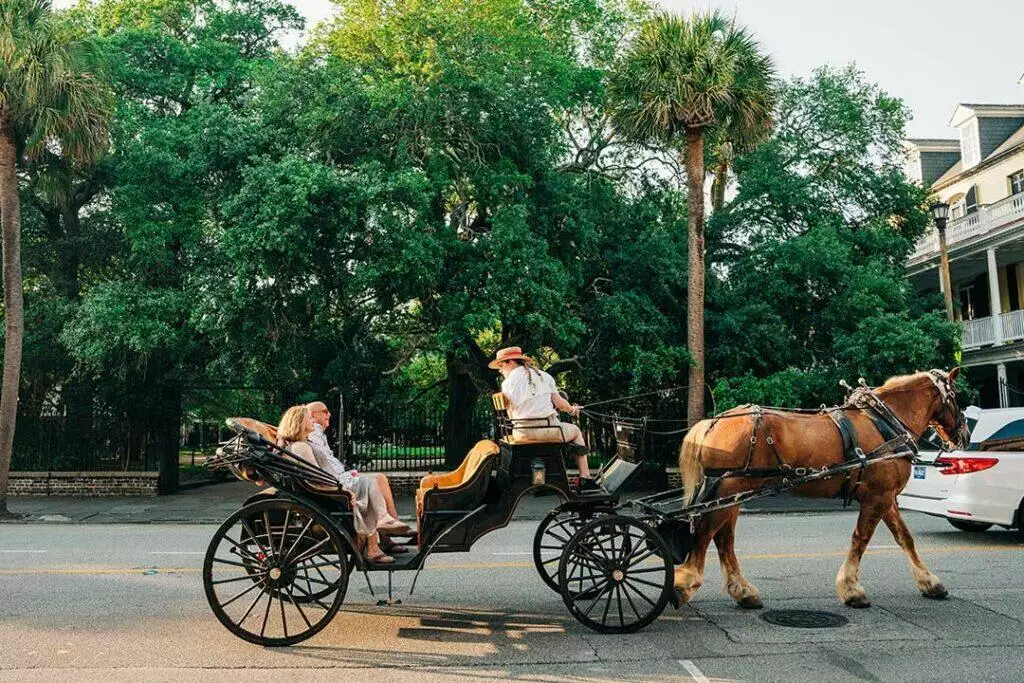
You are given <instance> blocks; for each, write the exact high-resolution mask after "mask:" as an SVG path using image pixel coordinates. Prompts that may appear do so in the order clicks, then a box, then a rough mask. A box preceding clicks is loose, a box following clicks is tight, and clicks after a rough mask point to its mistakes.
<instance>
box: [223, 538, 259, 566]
mask: <svg viewBox="0 0 1024 683" xmlns="http://www.w3.org/2000/svg"><path fill="white" fill-rule="evenodd" d="M239 539H241V537H239ZM224 540H225V541H227V542H228V543H230V544H231V545H233V546H235V547H236V548H238V552H240V553H242V554H243V555H246V556H248V557H249V559H251V560H252V561H253V562H259V561H260V558H258V557H257V556H256V555H253V554H252V552H251V551H250V550H249V549H248V548H246V547H245V546H243V545H241V544H239V543H238V542H236V541H235V539H233V538H231V537H230V536H228V535H227V534H224Z"/></svg>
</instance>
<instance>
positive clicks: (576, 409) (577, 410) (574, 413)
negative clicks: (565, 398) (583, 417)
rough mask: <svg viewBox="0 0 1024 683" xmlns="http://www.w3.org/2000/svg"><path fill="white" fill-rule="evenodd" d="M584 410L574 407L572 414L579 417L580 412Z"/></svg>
mask: <svg viewBox="0 0 1024 683" xmlns="http://www.w3.org/2000/svg"><path fill="white" fill-rule="evenodd" d="M582 410H583V406H573V407H572V414H573V415H576V416H579V414H580V411H582Z"/></svg>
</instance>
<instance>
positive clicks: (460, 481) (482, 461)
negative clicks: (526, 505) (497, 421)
mask: <svg viewBox="0 0 1024 683" xmlns="http://www.w3.org/2000/svg"><path fill="white" fill-rule="evenodd" d="M500 451H501V449H500V448H498V444H496V443H494V442H493V441H490V440H487V439H484V440H482V441H478V442H477V443H476V445H475V446H473V448H472V449H470V451H469V453H468V454H466V457H465V458H463V460H462V464H461V465H459V468H458V469H457V470H454V471H452V472H441V473H438V474H428V475H427V476H425V477H423V478H422V479H420V487H419V489H417V490H416V517H417V518H419V517H420V516H422V514H423V500H424V498H425V497H426V495H427V494H429V493H430V492H432V491H434V490H448V489H457V488H459V487H460V486H463V485H465V484H467V483H469V482H470V481H472V479H473V476H474V475H475V474H476V473H477V472H478V471H479V470H480V469H481V468H482V467H484V466H488V467H489V466H490V464H491V463H492V462H493V461H494V460H495V459H496V458H497V455H498V453H499V452H500ZM482 482H483V484H482V489H481V497H482V495H483V493H484V492H486V486H487V480H486V479H483V480H482ZM477 504H479V503H477Z"/></svg>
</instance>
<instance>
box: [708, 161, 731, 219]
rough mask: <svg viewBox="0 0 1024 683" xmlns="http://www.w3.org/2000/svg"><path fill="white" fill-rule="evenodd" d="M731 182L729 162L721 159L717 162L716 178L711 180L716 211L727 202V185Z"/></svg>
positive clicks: (713, 208)
mask: <svg viewBox="0 0 1024 683" xmlns="http://www.w3.org/2000/svg"><path fill="white" fill-rule="evenodd" d="M728 182H729V163H728V162H726V161H719V162H718V163H716V164H715V179H714V180H713V181H712V182H711V208H712V210H713V211H714V212H715V213H718V212H719V211H721V210H722V205H723V204H725V186H726V184H728Z"/></svg>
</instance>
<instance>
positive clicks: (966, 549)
mask: <svg viewBox="0 0 1024 683" xmlns="http://www.w3.org/2000/svg"><path fill="white" fill-rule="evenodd" d="M917 551H918V553H921V554H923V555H927V554H933V553H972V552H973V553H993V552H1024V545H950V546H936V547H933V548H918V549H917ZM846 553H847V551H845V550H824V551H819V552H812V553H751V554H744V553H740V554H739V557H740V559H741V560H744V561H746V560H790V559H814V558H822V557H845V556H846ZM864 554H865V555H902V554H903V550H902V549H900V548H891V549H890V548H881V549H871V550H868V551H867V552H865V553H864ZM532 568H533V563H532V562H465V563H453V564H431V563H430V562H428V563H427V566H426V568H425V569H426V570H428V571H440V570H453V569H454V570H474V569H532ZM150 570H156V574H197V573H199V572H201V571H202V568H201V567H25V568H23V569H0V576H19V575H31V574H53V575H57V576H62V575H69V576H74V575H89V574H144V573H145V572H147V571H150Z"/></svg>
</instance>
